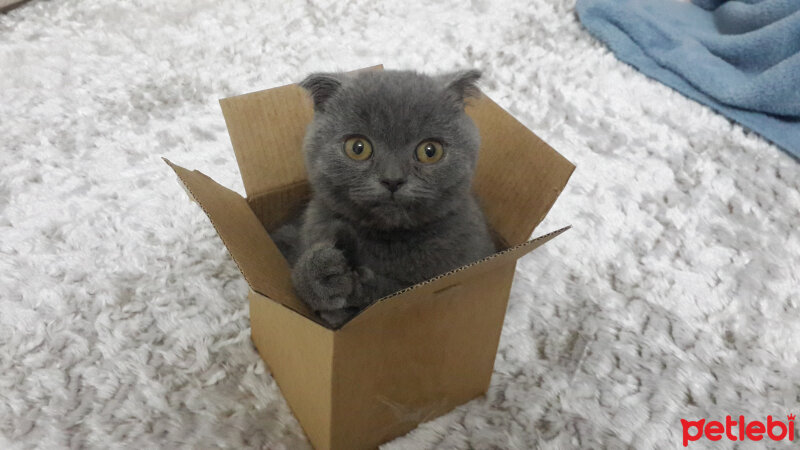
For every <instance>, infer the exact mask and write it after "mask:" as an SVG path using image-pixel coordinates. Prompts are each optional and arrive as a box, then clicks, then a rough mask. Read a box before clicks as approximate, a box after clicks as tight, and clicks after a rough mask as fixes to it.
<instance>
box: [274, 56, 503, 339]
mask: <svg viewBox="0 0 800 450" xmlns="http://www.w3.org/2000/svg"><path fill="white" fill-rule="evenodd" d="M479 76H480V74H479V73H478V72H477V71H467V72H458V73H454V74H450V75H445V76H439V77H430V76H425V75H421V74H417V73H415V72H406V71H388V70H387V71H368V72H360V73H357V74H354V75H344V74H313V75H311V76H309V77H308V78H306V80H304V81H303V82H302V83H301V86H303V87H304V88H305V89H307V90H308V91H309V93H310V94H311V95H312V99H313V100H314V109H315V113H314V119H313V121H312V123H311V124H310V125H309V127H308V130H307V133H306V138H305V143H304V153H305V161H306V168H307V170H308V176H309V180H310V183H311V187H312V191H313V195H312V199H311V201H310V202H309V205H308V207H307V208H306V210H305V212H304V213H303V215H302V217H301V219H300V221H299V222H300V224H299V226H298V225H297V224H291V223H290V224H287V226H286V227H284V228H282V229H280V230H278V231H277V232H276V234H277V235H278V237H279V239H278V240H279V247H280V248H281V249H282V251H284V254H285V255H287V258H288V259H289V261H290V263H291V264H292V281H293V284H294V287H295V289H296V291H297V293H298V295H299V296H300V297H301V298H302V299H303V300H304V301H305V302H306V303H307V304H308V305H309V306H310V307H311V308H312V309H313V310H314V311H316V312H318V313H319V314H320V316H321V317H322V318H323V319H325V320H326V321H327V322H328V323H329V324H330V325H331V326H333V327H338V326H340V325H341V324H342V323H344V322H345V321H347V320H348V319H349V318H350V317H352V316H353V315H354V314H355V313H357V312H358V311H359V310H360V309H362V308H363V307H365V306H367V305H368V304H369V303H370V302H372V301H374V300H376V299H378V298H381V297H383V296H386V295H388V294H391V293H393V292H396V291H398V290H400V289H402V288H405V287H407V286H410V285H413V284H416V283H418V282H420V281H424V280H426V279H429V278H431V277H434V276H436V275H439V274H442V273H444V272H447V271H449V270H451V269H454V268H456V267H459V266H461V265H464V264H468V263H470V262H473V261H476V260H478V259H481V258H483V257H486V256H488V255H490V254H492V253H494V251H495V246H494V244H493V242H492V239H491V235H490V233H489V229H488V227H487V224H486V220H485V218H484V216H483V213H482V211H481V209H480V208H479V206H478V203H477V202H476V200H475V198H474V197H473V195H472V192H471V183H472V178H473V174H474V170H475V164H476V162H477V157H478V148H479V145H480V137H479V134H478V130H477V127H476V126H475V124H474V123H473V122H472V120H471V119H470V118H469V117H468V116H467V115H466V113H465V112H464V106H465V101H466V100H467V98H468V97H469V96H474V95H476V94H477V92H478V91H477V88H476V86H475V82H476V81H477V79H478V77H479ZM351 135H363V136H366V137H367V138H369V140H370V141H371V142H372V146H373V154H372V156H371V158H369V159H367V160H365V161H356V160H353V159H350V158H349V157H348V156H346V155H345V153H344V150H343V144H344V142H345V140H346V139H347V138H348V137H349V136H351ZM428 138H437V139H438V140H439V141H441V142H442V143H443V147H444V157H443V158H442V159H441V160H440V161H438V162H436V163H433V164H427V165H426V164H423V163H421V162H419V161H418V160H417V159H416V158H415V156H414V151H415V149H416V147H417V145H418V144H419V143H420V142H422V141H424V140H426V139H428ZM387 179H388V180H398V181H402V183H403V184H401V185H400V187H399V189H397V191H396V192H394V193H392V192H391V191H390V189H389V188H387V187H386V185H384V184H382V183H381V181H382V180H384V181H385V180H387ZM298 234H299V235H298ZM293 237H295V239H292V238H293ZM293 241H294V242H295V244H294V245H291V244H290V242H293Z"/></svg>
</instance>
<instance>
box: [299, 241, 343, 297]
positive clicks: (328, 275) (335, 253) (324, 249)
mask: <svg viewBox="0 0 800 450" xmlns="http://www.w3.org/2000/svg"><path fill="white" fill-rule="evenodd" d="M292 281H293V282H294V286H295V289H296V290H297V292H298V294H300V297H301V298H302V299H303V300H305V302H306V303H308V306H310V307H311V309H313V310H314V311H332V310H337V309H342V308H345V307H347V306H349V304H348V298H349V297H350V296H351V295H352V294H353V290H354V287H355V284H356V273H355V272H354V271H353V269H352V268H351V267H350V265H349V263H348V262H347V259H346V258H345V255H344V254H343V253H342V251H341V250H339V249H337V248H336V247H333V246H332V245H328V244H318V245H315V246H314V247H312V248H310V249H309V250H307V251H306V252H304V253H303V255H301V256H300V259H299V260H298V261H297V264H296V265H295V268H294V270H292Z"/></svg>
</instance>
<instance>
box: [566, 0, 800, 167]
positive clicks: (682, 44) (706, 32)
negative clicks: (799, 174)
mask: <svg viewBox="0 0 800 450" xmlns="http://www.w3.org/2000/svg"><path fill="white" fill-rule="evenodd" d="M577 10H578V15H579V17H580V20H581V22H583V25H584V26H585V27H586V29H587V30H589V32H590V33H592V35H594V36H595V37H596V38H598V39H599V40H601V41H603V42H605V43H606V44H607V45H608V46H609V48H611V50H612V51H613V52H614V53H615V54H616V56H617V57H618V58H619V59H620V60H622V61H624V62H626V63H628V64H631V65H632V66H634V67H636V68H637V69H639V70H640V71H642V72H643V73H644V74H646V75H648V76H650V77H652V78H655V79H656V80H658V81H661V82H662V83H664V84H666V85H668V86H671V87H673V88H674V89H676V90H678V91H679V92H681V93H683V94H684V95H686V96H688V97H690V98H693V99H695V100H697V101H699V102H701V103H704V104H706V105H708V106H710V107H711V108H713V109H715V110H716V111H718V112H720V113H721V114H724V115H726V116H728V117H729V118H731V119H733V120H735V121H737V122H739V123H741V124H742V125H744V126H745V127H747V128H750V129H751V130H753V131H755V132H757V133H759V134H761V135H762V136H764V137H765V138H767V139H769V140H770V141H772V142H774V143H775V144H776V145H778V146H779V147H782V148H784V149H785V150H787V151H788V152H789V153H791V154H793V155H794V156H795V157H797V158H800V0H730V1H725V0H694V3H686V2H680V1H677V0H578V4H577Z"/></svg>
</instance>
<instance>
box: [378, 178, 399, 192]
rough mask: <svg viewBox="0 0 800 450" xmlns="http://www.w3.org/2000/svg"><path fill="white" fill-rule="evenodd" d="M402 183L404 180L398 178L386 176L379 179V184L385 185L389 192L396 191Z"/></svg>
mask: <svg viewBox="0 0 800 450" xmlns="http://www.w3.org/2000/svg"><path fill="white" fill-rule="evenodd" d="M403 183H405V180H402V179H400V178H386V179H383V180H381V184H382V185H384V186H386V189H388V190H389V192H395V191H397V190H398V189H400V186H402V185H403Z"/></svg>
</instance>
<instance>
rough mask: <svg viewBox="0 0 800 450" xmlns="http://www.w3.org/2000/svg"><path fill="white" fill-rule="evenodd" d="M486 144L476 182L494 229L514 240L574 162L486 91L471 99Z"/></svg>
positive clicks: (535, 221) (540, 213) (533, 222)
mask: <svg viewBox="0 0 800 450" xmlns="http://www.w3.org/2000/svg"><path fill="white" fill-rule="evenodd" d="M467 114H469V116H470V117H472V120H473V121H475V123H476V124H477V125H478V129H479V130H480V134H481V150H480V154H479V157H478V167H477V169H476V173H475V180H474V182H473V188H474V190H475V192H476V193H477V194H478V197H479V199H480V202H481V207H482V208H483V211H484V213H485V214H486V217H487V219H488V220H489V223H490V225H491V227H492V229H493V230H495V231H496V232H497V233H499V234H500V235H501V236H502V237H503V239H505V241H506V242H507V243H508V244H509V245H511V246H514V245H517V244H519V243H522V242H524V241H526V240H527V239H528V238H529V237H530V235H531V233H533V230H534V228H536V226H537V225H539V222H541V221H542V219H544V217H545V215H546V214H547V212H548V211H549V210H550V208H551V207H552V206H553V203H555V201H556V198H558V195H559V194H561V191H562V190H563V189H564V186H566V184H567V180H569V177H570V175H572V171H573V170H575V166H574V165H573V164H572V163H570V162H569V161H568V160H567V159H566V158H564V157H563V156H561V155H560V154H559V153H558V152H556V151H555V150H553V148H552V147H550V146H549V145H547V143H545V142H544V141H543V140H541V139H539V137H538V136H536V135H535V134H534V133H533V132H532V131H530V130H529V129H527V128H526V127H525V126H524V125H523V124H521V123H520V122H519V121H517V119H515V118H514V117H513V116H512V115H511V114H509V113H508V112H506V111H505V110H504V109H503V108H501V107H500V106H499V105H498V104H497V103H495V102H493V101H492V100H491V99H490V98H489V97H487V96H486V95H482V96H481V97H480V98H479V99H475V100H473V101H471V102H470V104H469V105H468V107H467Z"/></svg>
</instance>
